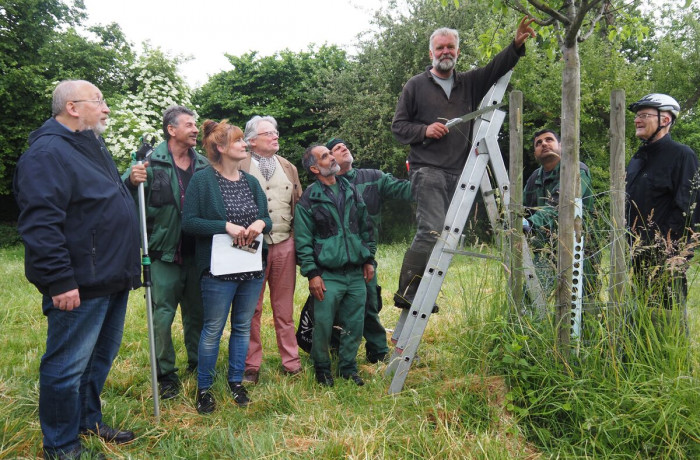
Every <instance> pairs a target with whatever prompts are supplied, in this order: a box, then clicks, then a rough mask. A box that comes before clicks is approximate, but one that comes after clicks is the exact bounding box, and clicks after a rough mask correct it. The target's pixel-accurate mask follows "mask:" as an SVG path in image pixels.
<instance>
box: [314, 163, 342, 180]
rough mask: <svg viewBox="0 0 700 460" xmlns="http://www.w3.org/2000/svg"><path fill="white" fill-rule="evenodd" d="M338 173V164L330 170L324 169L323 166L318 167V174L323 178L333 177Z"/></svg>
mask: <svg viewBox="0 0 700 460" xmlns="http://www.w3.org/2000/svg"><path fill="white" fill-rule="evenodd" d="M338 171H340V165H339V164H338V163H336V164H334V165H333V166H331V167H330V168H324V167H323V166H319V167H318V173H319V174H320V175H321V176H323V177H330V176H335V175H336V174H338Z"/></svg>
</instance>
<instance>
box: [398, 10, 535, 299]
mask: <svg viewBox="0 0 700 460" xmlns="http://www.w3.org/2000/svg"><path fill="white" fill-rule="evenodd" d="M532 21H533V19H532V18H528V17H527V16H526V17H524V18H523V19H522V20H521V21H520V24H519V26H518V29H517V31H516V33H515V39H514V40H513V42H512V43H511V44H510V45H509V46H508V47H507V48H505V49H504V50H503V51H501V52H500V53H499V54H497V55H496V56H495V57H494V58H493V60H492V61H491V62H489V63H488V64H487V65H486V66H484V67H481V68H477V69H472V70H470V71H468V72H457V71H455V65H456V63H457V58H458V57H459V32H457V31H456V30H454V29H448V28H440V29H437V30H436V31H435V32H433V34H432V35H431V36H430V50H429V55H430V59H431V60H432V63H433V65H432V66H429V67H428V68H427V69H426V70H425V72H423V73H421V74H418V75H416V76H414V77H412V78H411V79H410V80H408V82H406V84H405V85H404V88H403V91H402V92H401V96H400V97H399V101H398V104H397V106H396V113H395V114H394V120H393V122H392V124H391V131H392V133H393V134H394V138H396V140H397V141H399V142H400V143H401V144H405V145H410V146H411V150H410V152H409V154H408V164H409V168H410V171H409V178H410V180H411V190H412V193H413V198H414V200H415V201H416V221H417V231H416V235H415V237H414V238H413V242H412V243H411V247H410V248H409V250H408V251H407V252H406V255H405V256H404V260H403V265H402V267H401V274H400V275H399V288H398V290H397V292H396V294H395V295H394V303H395V304H396V306H397V307H399V308H410V306H411V303H412V302H413V297H414V296H415V293H416V290H417V288H418V284H419V281H418V280H419V277H420V276H421V275H422V274H423V271H424V270H425V266H426V264H427V262H428V257H429V256H430V252H431V251H432V249H433V246H434V245H435V242H436V241H437V236H438V235H440V233H441V229H442V226H443V224H444V222H445V216H446V214H447V209H448V207H449V205H450V201H451V200H452V195H453V194H454V190H455V187H456V185H457V181H458V180H459V177H460V175H461V173H462V169H463V168H464V164H465V163H466V161H467V155H468V154H469V150H470V145H469V142H470V134H471V124H461V125H458V126H456V127H454V128H453V131H454V132H452V133H450V132H449V130H448V128H447V126H445V124H444V123H445V122H446V121H447V120H450V119H452V118H455V117H460V116H462V115H464V114H466V113H469V112H472V111H474V110H475V109H476V108H477V106H478V105H479V103H480V101H481V99H482V98H483V97H484V96H485V95H486V93H487V92H488V90H489V89H490V88H491V86H493V85H494V83H496V81H498V79H499V78H501V77H502V76H503V75H505V74H506V73H507V72H508V71H509V70H510V69H512V68H513V66H515V64H516V63H517V62H518V59H520V56H522V55H524V54H525V41H526V40H527V39H528V38H530V37H533V36H534V35H535V32H534V30H532V28H531V27H530V24H531V23H532Z"/></svg>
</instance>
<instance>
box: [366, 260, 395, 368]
mask: <svg viewBox="0 0 700 460" xmlns="http://www.w3.org/2000/svg"><path fill="white" fill-rule="evenodd" d="M366 286H367V301H366V303H365V325H364V328H363V330H362V335H363V336H364V338H365V341H366V343H365V352H366V355H367V359H369V360H372V359H374V360H381V359H383V358H384V356H385V355H386V354H387V353H389V346H388V345H387V342H386V329H384V326H382V323H381V322H380V321H379V288H378V286H377V273H376V272H375V273H374V278H372V279H371V280H370V282H369V283H367V284H366Z"/></svg>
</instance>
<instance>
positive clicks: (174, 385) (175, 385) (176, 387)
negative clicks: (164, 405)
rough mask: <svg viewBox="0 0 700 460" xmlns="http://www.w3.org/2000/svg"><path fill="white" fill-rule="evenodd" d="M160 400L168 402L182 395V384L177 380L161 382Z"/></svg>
mask: <svg viewBox="0 0 700 460" xmlns="http://www.w3.org/2000/svg"><path fill="white" fill-rule="evenodd" d="M158 394H160V399H162V400H164V401H165V400H167V399H173V398H175V397H177V395H179V394H180V382H178V381H177V380H165V381H162V382H160V391H158Z"/></svg>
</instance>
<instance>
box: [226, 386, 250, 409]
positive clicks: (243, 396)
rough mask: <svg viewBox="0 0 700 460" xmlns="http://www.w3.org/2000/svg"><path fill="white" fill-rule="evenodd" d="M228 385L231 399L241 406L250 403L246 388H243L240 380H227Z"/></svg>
mask: <svg viewBox="0 0 700 460" xmlns="http://www.w3.org/2000/svg"><path fill="white" fill-rule="evenodd" d="M228 387H229V388H230V389H231V394H232V395H233V400H234V401H236V404H238V405H239V406H241V407H245V406H247V405H248V404H249V403H250V398H249V397H248V390H246V389H245V387H244V386H243V385H241V382H228Z"/></svg>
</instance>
